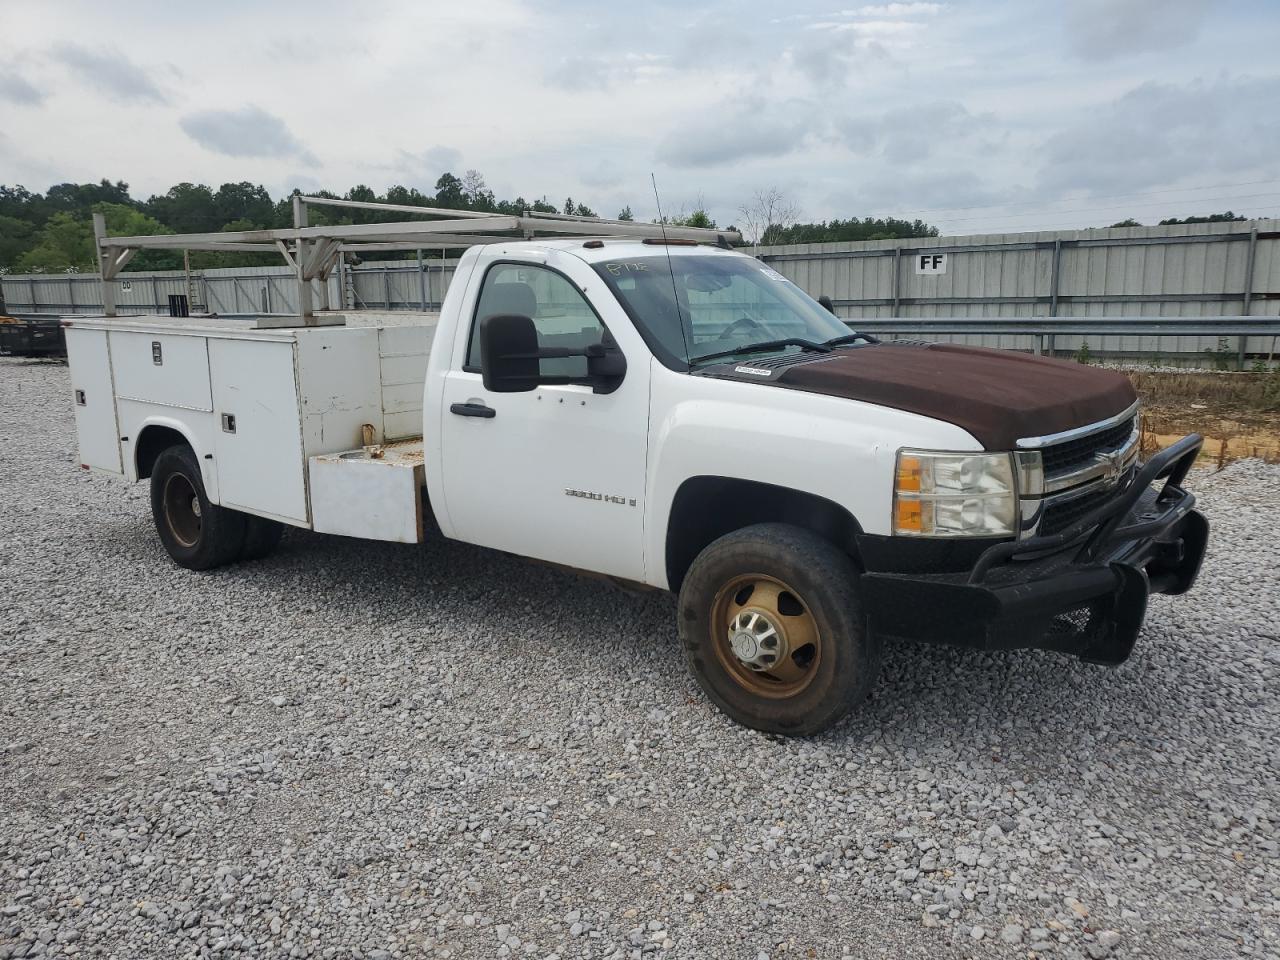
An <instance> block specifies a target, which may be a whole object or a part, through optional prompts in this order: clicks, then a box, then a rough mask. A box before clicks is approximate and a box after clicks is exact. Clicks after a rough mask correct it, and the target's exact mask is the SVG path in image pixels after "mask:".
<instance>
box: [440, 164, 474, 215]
mask: <svg viewBox="0 0 1280 960" xmlns="http://www.w3.org/2000/svg"><path fill="white" fill-rule="evenodd" d="M466 205H467V195H466V193H465V192H464V191H463V189H462V181H461V180H459V179H458V178H457V177H455V176H454V175H453V174H452V173H442V174H441V175H440V179H439V180H437V181H436V206H437V207H445V208H446V209H449V210H462V209H464V208H465V207H466Z"/></svg>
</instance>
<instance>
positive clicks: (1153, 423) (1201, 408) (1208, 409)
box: [1126, 371, 1280, 466]
mask: <svg viewBox="0 0 1280 960" xmlns="http://www.w3.org/2000/svg"><path fill="white" fill-rule="evenodd" d="M1126 372H1127V373H1128V374H1129V378H1130V379H1131V380H1132V381H1133V385H1134V387H1135V388H1136V389H1137V391H1138V396H1139V398H1140V399H1141V400H1142V449H1143V451H1144V452H1150V451H1154V450H1158V449H1160V448H1161V447H1165V446H1168V445H1169V444H1170V443H1172V442H1173V441H1175V440H1177V439H1179V438H1180V437H1183V436H1185V435H1186V434H1188V433H1198V434H1200V435H1201V436H1203V437H1204V438H1205V444H1204V449H1203V450H1201V452H1200V459H1201V460H1202V461H1207V462H1213V463H1216V464H1217V465H1219V466H1222V465H1225V464H1227V463H1230V462H1231V461H1233V460H1240V459H1243V458H1245V457H1255V458H1257V459H1260V460H1265V461H1267V462H1269V463H1278V462H1280V373H1276V372H1274V371H1273V372H1270V373H1149V372H1146V371H1126Z"/></svg>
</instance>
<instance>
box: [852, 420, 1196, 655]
mask: <svg viewBox="0 0 1280 960" xmlns="http://www.w3.org/2000/svg"><path fill="white" fill-rule="evenodd" d="M1202 443H1203V441H1202V439H1201V438H1200V437H1199V436H1197V435H1192V436H1189V437H1183V438H1182V439H1181V440H1179V441H1178V442H1177V443H1175V444H1173V445H1172V446H1170V447H1168V448H1167V449H1165V450H1162V451H1160V452H1159V453H1157V454H1156V455H1155V456H1153V457H1152V458H1151V459H1150V460H1149V461H1148V462H1147V463H1146V464H1145V465H1143V466H1142V468H1141V469H1140V470H1138V471H1137V472H1136V473H1135V474H1133V475H1132V476H1131V478H1130V479H1129V481H1128V482H1127V483H1126V484H1124V485H1123V486H1121V487H1119V488H1117V490H1116V492H1115V495H1114V496H1112V497H1110V498H1109V499H1108V500H1107V501H1106V502H1105V503H1104V504H1102V505H1101V506H1100V507H1098V508H1097V509H1095V510H1094V511H1093V512H1091V513H1089V514H1088V515H1086V516H1084V517H1081V518H1080V519H1079V520H1077V521H1076V522H1075V523H1074V524H1072V525H1071V526H1070V527H1068V528H1067V529H1066V530H1063V531H1062V532H1060V533H1057V534H1054V535H1053V536H1046V537H1033V538H1030V539H1027V540H1018V541H1002V542H996V543H991V544H989V545H987V546H986V547H985V549H983V550H982V552H981V553H980V554H978V555H977V556H976V559H971V562H969V563H966V568H965V569H963V570H954V569H953V570H951V571H950V572H929V573H923V572H904V571H909V567H910V566H911V565H910V564H904V563H902V562H901V560H900V558H894V556H893V550H894V549H899V550H911V549H913V548H912V547H910V546H908V544H907V542H906V541H905V540H902V539H899V538H884V537H881V538H875V539H876V540H877V541H878V542H877V543H875V544H872V543H869V542H868V543H866V544H864V547H865V549H864V550H863V558H864V562H865V563H866V564H867V570H866V572H865V573H863V574H862V578H861V579H862V596H863V603H864V605H865V608H866V611H867V617H868V626H869V628H870V629H871V630H873V631H875V632H877V633H880V634H882V635H886V636H897V637H909V638H912V639H919V640H929V641H934V642H938V643H949V644H957V645H960V646H968V647H976V648H978V649H983V650H1010V649H1017V648H1024V647H1031V648H1037V649H1042V650H1058V651H1061V652H1063V653H1071V654H1074V655H1076V656H1078V657H1080V658H1081V659H1084V660H1088V661H1090V662H1093V663H1105V664H1118V663H1123V662H1124V661H1125V660H1126V659H1127V658H1128V656H1129V654H1130V653H1131V652H1132V650H1133V645H1134V643H1135V641H1136V640H1137V637H1138V631H1139V629H1140V628H1141V626H1142V620H1143V617H1144V615H1145V614H1146V609H1147V597H1148V596H1149V595H1150V594H1152V593H1172V594H1177V593H1185V592H1186V591H1187V590H1189V589H1191V585H1192V584H1193V583H1194V582H1195V579H1196V575H1197V573H1199V571H1200V563H1201V561H1202V560H1203V559H1204V551H1205V545H1206V543H1207V542H1208V538H1209V522H1208V521H1207V520H1206V519H1205V518H1204V516H1203V515H1201V514H1200V513H1199V512H1198V511H1196V510H1194V509H1193V507H1194V506H1195V497H1194V496H1193V495H1192V494H1191V493H1189V492H1187V490H1185V489H1184V488H1183V486H1182V484H1183V481H1184V480H1185V478H1186V475H1187V471H1188V470H1190V468H1191V465H1192V464H1193V463H1194V462H1195V459H1196V456H1197V454H1198V453H1199V452H1200V447H1201V444H1202ZM1161 481H1163V483H1162V484H1161V486H1160V487H1159V489H1157V488H1156V487H1155V486H1154V484H1156V483H1159V482H1161ZM869 539H870V538H868V540H869ZM888 544H897V545H900V546H897V547H893V548H891V549H886V545H888ZM952 553H953V556H954V555H955V551H954V550H953V552H952ZM952 566H954V564H953V565H952ZM934 569H935V570H936V569H937V568H936V567H935V568H934Z"/></svg>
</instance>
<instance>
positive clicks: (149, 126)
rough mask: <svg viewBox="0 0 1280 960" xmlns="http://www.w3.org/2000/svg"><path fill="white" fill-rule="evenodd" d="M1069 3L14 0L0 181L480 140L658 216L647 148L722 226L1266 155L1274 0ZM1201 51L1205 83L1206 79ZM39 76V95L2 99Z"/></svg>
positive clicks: (296, 162) (469, 156) (156, 184)
mask: <svg viewBox="0 0 1280 960" xmlns="http://www.w3.org/2000/svg"><path fill="white" fill-rule="evenodd" d="M1082 2H1088V3H1095V4H1097V5H1096V6H1089V7H1087V8H1086V10H1087V11H1092V12H1086V13H1078V12H1076V11H1078V10H1079V9H1080V8H1079V7H1078V6H1077V4H1076V3H1075V2H1073V3H1072V4H1070V5H1067V4H1063V5H1060V6H1059V7H1052V8H1046V7H1044V6H1042V5H1033V4H1027V3H1023V2H1020V0H967V2H965V3H945V4H944V3H942V2H936V3H927V2H907V0H902V2H893V0H865V2H863V0H845V2H844V3H842V4H830V3H821V2H818V0H796V2H794V3H792V4H790V5H786V6H784V7H779V6H778V4H777V3H776V2H774V0H768V2H766V0H705V2H703V3H698V4H692V5H691V4H687V3H674V2H661V3H655V4H647V5H645V6H644V7H643V8H640V9H637V8H635V7H629V8H628V7H621V6H618V5H614V4H595V5H588V6H581V5H578V6H566V5H562V4H551V5H541V6H536V5H532V4H527V3H522V2H517V0H468V2H467V3H465V4H447V5H439V4H430V5H428V4H423V3H420V2H416V0H384V2H381V3H378V4H368V5H363V6H360V7H359V8H358V9H357V8H353V7H351V6H350V5H349V4H346V3H343V2H341V0H312V3H311V6H310V7H309V8H308V21H307V22H308V23H312V24H313V25H314V26H313V27H311V28H306V29H303V30H302V31H300V30H299V27H298V20H297V15H296V11H295V10H293V9H292V8H290V7H287V6H284V5H276V4H267V5H255V6H254V7H253V8H252V10H249V9H248V8H246V7H243V5H237V4H223V5H214V6H212V7H208V8H201V9H199V10H197V9H195V8H190V9H188V8H187V7H185V6H183V5H180V4H179V5H170V6H169V7H166V8H165V15H164V16H156V15H155V9H156V8H155V7H154V6H152V5H150V4H116V5H104V4H101V3H95V2H92V0H62V2H61V3H60V4H58V5H56V6H55V5H50V4H39V3H34V4H33V3H28V4H16V5H15V4H10V5H9V6H8V7H6V8H5V17H4V31H5V35H6V37H7V38H13V42H12V43H11V44H10V45H9V48H7V49H6V60H5V63H4V64H3V65H2V66H0V71H2V72H0V77H3V78H5V79H0V84H4V83H5V82H6V80H7V78H9V77H11V76H13V75H17V76H18V77H20V79H21V81H22V82H23V83H25V84H26V85H27V86H29V87H30V88H31V89H30V90H28V89H26V87H23V86H21V85H17V86H15V85H14V84H13V83H12V82H9V85H8V86H0V91H3V92H0V112H3V114H4V117H3V124H0V126H3V128H4V133H5V134H6V136H7V137H8V140H9V148H10V155H9V156H8V157H6V158H5V163H4V169H5V170H6V171H7V172H0V179H4V180H6V181H8V180H11V179H14V178H19V182H25V183H26V185H27V186H28V187H30V188H32V189H41V190H43V189H46V188H47V187H48V185H49V184H50V183H54V182H58V181H62V180H75V181H81V182H83V181H97V180H98V179H100V178H102V177H104V176H106V177H109V178H111V179H113V180H116V179H123V180H126V181H128V182H129V183H130V184H131V185H132V187H133V190H134V193H135V195H138V196H143V197H145V196H147V195H148V194H149V193H158V192H163V191H164V190H166V189H168V187H169V186H171V185H172V184H174V183H177V182H180V181H184V180H189V181H193V182H203V183H209V184H212V185H214V186H216V185H218V184H220V183H223V182H227V181H240V180H251V181H253V182H255V183H263V184H264V185H266V187H267V188H268V190H270V191H271V192H272V193H273V194H279V193H280V192H282V191H283V190H284V189H285V188H286V187H288V186H290V185H292V184H294V183H303V182H305V183H306V184H307V185H308V189H317V188H319V187H325V188H327V189H330V190H339V191H340V190H344V189H346V188H348V187H349V186H351V185H353V184H356V183H367V184H369V185H370V186H372V187H374V188H375V189H377V190H379V191H381V190H384V189H385V188H386V187H387V186H390V185H391V184H393V183H404V184H406V185H409V186H416V187H417V188H418V189H421V190H427V191H429V190H430V189H432V188H433V186H434V184H435V180H436V178H438V176H439V175H440V173H443V172H445V171H446V170H451V171H452V172H454V173H459V174H460V173H461V172H462V171H463V169H464V168H467V167H474V168H476V169H478V170H480V171H481V172H482V173H483V174H484V176H485V179H486V180H487V181H488V183H489V184H490V185H491V186H492V187H493V189H494V190H495V192H497V193H498V195H499V196H500V197H510V196H514V195H515V194H517V193H520V194H523V195H524V196H525V197H527V198H528V197H534V196H541V195H543V194H547V195H549V196H550V197H552V198H555V199H556V201H557V202H559V201H560V200H562V199H563V198H564V197H565V196H566V195H572V196H573V197H574V198H575V199H576V200H581V201H582V202H584V203H587V204H588V205H590V206H592V207H593V208H595V209H598V210H601V211H602V212H610V213H612V212H614V211H616V210H618V209H620V208H621V207H622V206H624V205H630V206H631V207H632V209H633V210H634V211H635V212H636V214H637V216H644V215H646V212H649V215H652V214H651V211H652V202H653V198H652V191H651V189H650V186H649V173H650V171H655V172H657V173H658V175H659V180H660V185H661V188H662V193H663V196H664V198H670V204H671V205H672V206H676V205H678V203H679V202H680V201H681V200H685V199H689V198H692V197H695V196H697V195H698V194H699V193H700V192H703V193H705V195H706V199H707V203H708V204H709V205H710V212H711V213H712V215H713V216H715V217H716V218H717V219H718V220H719V221H720V222H721V223H727V222H730V221H732V220H733V219H734V217H735V214H734V210H735V209H736V208H737V206H738V205H739V204H740V203H741V201H742V198H743V197H747V196H749V195H750V194H751V192H752V191H753V190H754V189H756V188H757V187H761V186H768V185H770V184H777V185H778V186H779V187H780V188H781V189H784V190H785V191H787V192H788V193H789V194H790V195H791V196H792V197H793V198H794V199H795V200H796V201H797V202H798V203H799V204H800V205H801V206H802V207H803V208H804V210H805V213H806V216H810V217H813V218H816V219H821V218H829V217H835V216H840V217H847V216H855V215H863V214H866V213H869V212H876V213H881V214H884V213H892V212H893V210H892V209H888V208H887V207H892V206H894V205H897V206H905V207H907V208H909V209H916V208H920V207H924V206H938V207H954V206H958V205H964V204H966V203H984V202H987V201H988V199H990V200H991V202H997V201H1000V200H1002V199H1003V200H1010V201H1012V200H1014V199H1016V200H1017V201H1027V200H1035V199H1039V198H1043V199H1045V200H1051V199H1057V198H1059V197H1061V196H1063V195H1064V191H1070V192H1072V193H1076V194H1087V193H1090V192H1097V191H1101V192H1110V193H1115V192H1118V190H1119V189H1156V188H1159V187H1161V186H1165V185H1167V182H1168V181H1166V180H1162V179H1160V178H1165V177H1169V176H1175V175H1176V176H1179V177H1181V178H1182V179H1180V180H1179V181H1178V182H1179V183H1182V182H1191V181H1194V182H1201V183H1203V182H1221V179H1222V178H1220V177H1218V176H1217V175H1216V174H1212V175H1211V174H1210V172H1209V171H1216V170H1231V171H1234V170H1239V169H1243V167H1242V166H1240V164H1255V165H1256V164H1258V163H1265V162H1270V161H1266V160H1262V159H1259V158H1263V157H1265V156H1266V155H1267V151H1269V150H1271V149H1272V145H1273V141H1272V139H1271V133H1270V131H1271V129H1272V117H1274V116H1275V115H1276V111H1275V110H1274V107H1273V106H1272V105H1271V104H1272V103H1273V102H1274V101H1270V102H1268V101H1267V99H1266V96H1267V92H1266V90H1263V89H1262V87H1261V86H1259V87H1257V89H1255V88H1254V87H1251V86H1250V85H1249V84H1247V83H1245V82H1244V81H1243V80H1240V79H1236V80H1230V81H1220V80H1218V79H1214V78H1217V77H1219V76H1221V75H1223V74H1224V73H1225V74H1226V75H1228V76H1229V75H1230V73H1231V71H1238V70H1239V69H1240V68H1239V66H1238V65H1239V64H1241V63H1247V64H1251V65H1252V69H1254V70H1255V71H1256V72H1257V76H1256V77H1255V78H1254V79H1253V80H1252V81H1250V83H1253V84H1257V85H1262V84H1265V83H1267V82H1271V81H1274V80H1275V79H1276V78H1277V77H1280V68H1277V67H1274V66H1272V64H1273V63H1274V49H1275V41H1276V39H1277V34H1278V33H1280V11H1277V10H1274V9H1272V8H1273V7H1274V5H1269V4H1255V5H1253V6H1251V7H1245V6H1244V5H1240V6H1236V5H1222V6H1221V7H1219V8H1217V9H1216V10H1215V13H1214V16H1213V17H1211V18H1210V17H1206V16H1204V15H1202V13H1201V12H1200V11H1202V9H1203V8H1202V6H1201V5H1200V4H1197V3H1193V2H1192V0H1169V3H1168V4H1159V5H1158V9H1159V10H1169V11H1172V12H1171V13H1168V14H1166V15H1165V17H1166V18H1167V19H1179V18H1180V19H1179V24H1177V25H1169V24H1160V23H1156V24H1152V23H1150V22H1149V21H1150V20H1151V19H1152V16H1151V15H1150V11H1151V10H1152V9H1153V7H1152V6H1151V3H1152V2H1153V0H1114V2H1112V0H1108V2H1106V3H1102V2H1100V0H1082ZM841 7H844V9H841ZM1060 10H1062V11H1063V12H1059V11H1060ZM1046 11H1048V12H1046ZM1144 11H1147V13H1146V14H1144ZM1183 14H1186V16H1185V17H1183V16H1182V15H1183ZM1156 19H1159V17H1158V16H1157V18H1156ZM1090 21H1093V22H1090ZM813 24H822V25H824V26H823V27H814V26H812V25H813ZM1174 26H1176V27H1177V28H1176V29H1174ZM1117 37H1118V38H1119V39H1117ZM1175 45H1176V46H1175ZM179 50H180V51H181V57H178V56H177V55H176V54H172V53H169V51H179ZM1168 50H1174V51H1175V53H1174V54H1173V55H1166V54H1163V53H1162V51H1168ZM143 51H146V53H143ZM1086 57H1091V58H1093V59H1091V60H1087V61H1086V60H1085V59H1084V58H1086ZM169 61H175V62H177V63H178V64H179V65H180V67H181V71H182V72H181V73H178V72H176V68H174V67H172V66H170V65H169ZM1100 64H1101V65H1100ZM195 65H199V68H198V69H197V67H196V66H195ZM1197 76H1199V77H1203V78H1205V80H1204V81H1203V82H1202V83H1201V84H1200V85H1199V86H1200V87H1201V88H1204V89H1206V90H1214V91H1216V92H1214V93H1212V95H1210V94H1208V93H1205V94H1203V95H1197V96H1192V95H1191V94H1190V91H1193V90H1194V89H1197V86H1196V83H1195V82H1194V78H1195V77H1197ZM1219 86H1221V87H1223V89H1222V90H1217V88H1218V87H1219ZM1143 87H1149V88H1150V89H1149V91H1148V92H1147V93H1145V94H1144V95H1143V97H1137V96H1136V95H1135V97H1134V98H1133V99H1132V100H1126V99H1125V98H1126V96H1127V95H1128V94H1129V93H1130V92H1131V91H1136V90H1138V89H1140V88H1143ZM31 90H34V91H36V95H37V96H39V97H42V100H41V101H40V102H39V104H38V107H37V108H34V109H33V106H35V105H34V104H31V103H28V105H27V106H25V107H19V106H14V105H13V101H14V99H15V91H16V96H17V98H18V99H22V98H24V97H25V98H27V99H28V100H30V98H31V95H32V94H31ZM1151 91H1164V92H1161V93H1159V94H1158V95H1157V93H1153V92H1151ZM1168 91H1174V93H1169V92H1168ZM1233 97H1235V98H1237V99H1238V101H1239V102H1233V100H1232V98H1233ZM244 104H253V105H255V107H256V109H257V111H260V113H259V114H255V115H251V116H246V115H244V110H243V109H242V105H244ZM1179 110H1182V111H1185V113H1186V115H1185V116H1180V115H1179ZM1146 114H1152V115H1153V116H1158V117H1161V118H1163V119H1162V120H1161V121H1160V122H1159V123H1156V122H1155V121H1154V120H1149V118H1148V117H1147V116H1146ZM184 129H185V132H184ZM1255 131H1257V136H1256V137H1255V136H1254V133H1255ZM1202 132H1203V133H1202ZM188 134H190V135H188ZM85 144H92V149H91V150H87V149H85ZM18 147H20V148H21V150H22V151H23V156H22V157H16V156H15V155H14V153H13V151H14V150H15V149H16V148H18ZM313 155H314V156H313ZM1271 155H1272V156H1273V155H1274V154H1273V153H1272V154H1271ZM313 162H314V164H315V165H314V166H310V165H309V164H310V163H313ZM1198 169H1203V170H1204V171H1205V172H1204V173H1203V174H1200V173H1197V170H1198ZM1229 176H1234V174H1229ZM1259 176H1261V174H1259ZM1206 178H1207V179H1206ZM1251 178H1253V177H1251ZM1117 183H1119V184H1123V186H1121V187H1119V188H1118V189H1117V188H1115V187H1114V186H1112V185H1114V184H1117ZM1031 188H1034V191H1033V192H1031V194H1030V196H1028V191H1029V190H1031ZM975 198H976V199H975ZM882 203H883V204H885V205H887V206H882V205H881V204H882ZM873 208H874V210H873ZM1177 212H1178V211H1177V210H1176V209H1175V210H1171V211H1170V212H1169V215H1172V214H1175V213H1177ZM1117 219H1118V218H1117Z"/></svg>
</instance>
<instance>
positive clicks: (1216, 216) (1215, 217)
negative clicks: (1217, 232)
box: [1160, 210, 1245, 227]
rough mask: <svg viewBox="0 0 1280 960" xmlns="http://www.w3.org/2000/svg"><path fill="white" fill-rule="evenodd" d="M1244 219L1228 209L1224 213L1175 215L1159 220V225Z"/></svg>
mask: <svg viewBox="0 0 1280 960" xmlns="http://www.w3.org/2000/svg"><path fill="white" fill-rule="evenodd" d="M1243 219H1245V218H1244V217H1243V216H1241V215H1240V214H1237V213H1232V212H1231V211H1230V210H1228V211H1226V212H1225V213H1211V214H1209V215H1208V216H1207V217H1183V218H1182V219H1181V220H1179V219H1178V218H1177V217H1170V218H1169V219H1168V220H1161V221H1160V226H1162V227H1169V226H1174V225H1175V224H1179V223H1231V222H1233V221H1236V220H1243Z"/></svg>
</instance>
